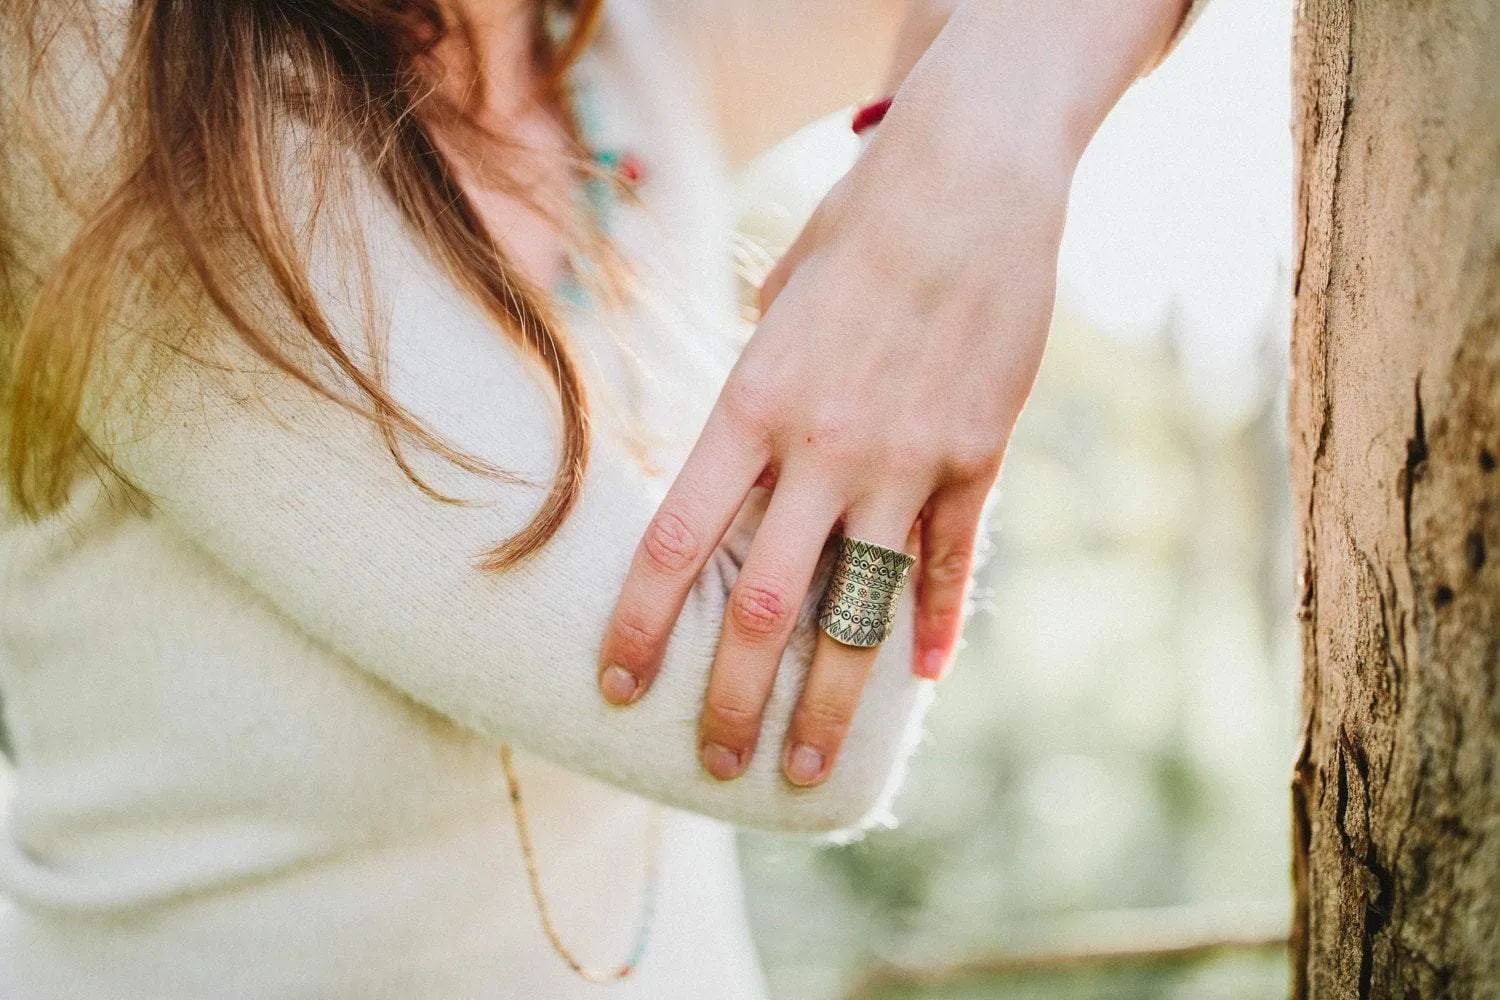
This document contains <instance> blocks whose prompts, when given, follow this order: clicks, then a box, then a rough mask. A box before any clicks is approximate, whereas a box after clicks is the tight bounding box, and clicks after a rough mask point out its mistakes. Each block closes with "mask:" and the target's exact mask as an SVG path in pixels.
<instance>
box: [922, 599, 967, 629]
mask: <svg viewBox="0 0 1500 1000" xmlns="http://www.w3.org/2000/svg"><path fill="white" fill-rule="evenodd" d="M962 618H963V609H962V608H961V607H959V605H958V603H957V602H954V603H945V604H938V605H933V606H931V607H926V608H923V609H922V622H921V625H922V628H923V630H924V631H927V632H936V633H938V634H940V635H946V634H949V633H951V632H956V631H957V630H958V627H959V625H960V624H961V622H962Z"/></svg>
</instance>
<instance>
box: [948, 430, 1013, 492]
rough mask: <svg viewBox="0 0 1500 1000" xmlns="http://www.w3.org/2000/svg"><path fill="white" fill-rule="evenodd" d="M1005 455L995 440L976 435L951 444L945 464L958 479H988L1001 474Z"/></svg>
mask: <svg viewBox="0 0 1500 1000" xmlns="http://www.w3.org/2000/svg"><path fill="white" fill-rule="evenodd" d="M1003 457H1004V452H1003V450H1002V449H1001V448H1000V447H998V446H997V445H996V444H995V442H993V441H991V440H988V439H986V438H982V437H979V436H977V435H976V436H974V437H971V438H970V439H968V440H966V441H962V442H960V443H958V444H956V445H952V446H950V447H949V449H948V455H947V460H946V461H945V462H944V464H945V465H946V466H947V467H948V470H949V473H950V474H951V475H953V476H954V477H955V478H957V479H961V480H984V481H988V480H992V479H994V478H995V477H996V476H998V475H999V474H1000V462H1001V459H1002V458H1003Z"/></svg>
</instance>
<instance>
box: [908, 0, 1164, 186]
mask: <svg viewBox="0 0 1500 1000" xmlns="http://www.w3.org/2000/svg"><path fill="white" fill-rule="evenodd" d="M924 6H926V5H925V4H924ZM954 6H955V7H956V9H955V10H953V11H952V16H951V17H947V18H946V24H945V25H944V27H943V28H942V30H941V32H940V33H939V34H938V35H937V37H936V39H935V40H934V41H933V42H932V44H931V45H930V46H929V47H928V48H927V49H926V52H925V54H924V55H923V56H922V57H921V59H920V61H919V62H917V63H916V64H915V65H914V66H913V67H912V69H911V72H910V73H909V74H906V75H905V77H904V78H903V82H902V84H901V87H900V99H899V100H898V102H897V108H895V109H893V111H892V118H893V119H896V120H898V121H899V120H900V119H902V118H904V119H906V120H907V121H908V122H911V123H913V127H920V128H921V130H922V131H926V132H930V133H932V134H935V135H936V134H941V135H943V136H944V138H945V144H947V145H952V144H953V142H952V140H953V137H954V136H967V137H969V138H970V139H971V140H972V141H971V143H969V145H970V146H971V151H972V152H974V153H976V154H977V153H981V152H982V151H983V150H984V148H985V145H986V143H994V144H1003V145H1004V146H1005V147H1006V148H1007V149H1009V148H1011V147H1013V146H1014V145H1015V143H1016V141H1017V139H1018V138H1019V137H1022V136H1024V137H1026V138H1027V139H1028V141H1030V142H1032V143H1055V144H1057V146H1058V151H1060V152H1063V153H1065V154H1069V155H1071V156H1073V157H1074V158H1076V156H1077V155H1079V154H1081V153H1082V150H1083V147H1084V146H1086V145H1087V143H1088V140H1089V139H1090V138H1091V137H1092V136H1093V133H1094V131H1095V130H1096V129H1097V128H1098V126H1099V124H1100V123H1101V122H1102V121H1103V120H1104V117H1105V116H1106V115H1107V114H1108V113H1109V110H1110V108H1112V107H1113V106H1114V104H1115V102H1116V101H1117V100H1118V99H1119V97H1120V95H1121V94H1123V93H1124V91H1125V89H1126V88H1127V87H1129V86H1130V84H1131V83H1132V82H1133V81H1134V80H1136V79H1137V78H1138V77H1139V76H1140V75H1141V74H1143V73H1144V72H1146V71H1147V70H1148V69H1150V68H1151V67H1152V66H1154V65H1155V63H1156V61H1157V59H1158V58H1159V57H1160V55H1161V54H1162V52H1163V51H1164V50H1165V49H1166V48H1167V46H1168V45H1169V44H1170V42H1171V40H1172V38H1173V36H1174V34H1175V33H1176V31H1177V29H1178V27H1179V26H1180V25H1181V24H1182V21H1183V17H1184V15H1185V13H1186V11H1187V9H1188V7H1189V3H1188V2H1187V0H1121V2H1119V3H1114V4H1109V5H1107V6H1104V5H1100V4H1099V3H1097V2H1095V0H1054V2H1051V3H1046V4H1038V3H1033V2H1031V0H964V2H962V3H958V4H956V5H954ZM917 18H918V14H917V12H914V14H913V15H912V17H911V18H910V20H912V21H916V20H917ZM915 30H916V28H915V27H913V29H912V31H913V32H915ZM918 122H919V123H920V125H919V126H918V125H917V124H916V123H918Z"/></svg>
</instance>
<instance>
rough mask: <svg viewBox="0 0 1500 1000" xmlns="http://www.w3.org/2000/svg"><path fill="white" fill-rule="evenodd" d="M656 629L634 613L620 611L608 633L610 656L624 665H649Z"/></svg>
mask: <svg viewBox="0 0 1500 1000" xmlns="http://www.w3.org/2000/svg"><path fill="white" fill-rule="evenodd" d="M656 643H657V635H656V631H655V630H654V629H652V628H650V627H649V626H647V625H646V624H645V621H644V620H643V619H641V618H639V617H637V616H636V615H635V614H633V613H631V612H628V611H622V612H621V613H620V614H619V615H617V616H616V618H615V623H614V628H613V629H612V630H611V635H610V658H611V659H614V660H616V661H618V662H619V663H620V664H621V665H622V666H626V667H644V666H647V665H649V663H650V661H651V658H652V653H653V651H654V650H655V649H656Z"/></svg>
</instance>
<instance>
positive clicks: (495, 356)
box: [86, 257, 927, 831]
mask: <svg viewBox="0 0 1500 1000" xmlns="http://www.w3.org/2000/svg"><path fill="white" fill-rule="evenodd" d="M395 260H396V262H397V265H399V266H397V265H392V266H391V267H390V268H389V270H390V271H391V272H392V273H390V274H383V275H379V276H377V277H378V281H379V285H380V289H381V294H382V296H383V298H384V300H385V301H384V306H385V309H386V311H387V313H388V320H389V326H390V329H391V345H390V355H389V357H390V384H391V387H392V390H393V391H394V392H395V394H396V395H397V396H398V398H399V399H400V400H401V401H402V402H403V403H404V404H405V405H407V406H408V407H409V408H410V409H411V410H412V411H413V412H414V413H415V414H416V415H417V416H418V417H419V418H420V419H422V420H423V421H424V422H425V423H426V424H427V425H428V427H429V428H431V429H432V430H434V431H436V432H437V433H438V434H439V435H441V436H443V437H445V438H446V439H448V440H450V441H452V442H453V443H455V444H456V445H458V446H459V447H461V448H463V449H465V450H466V451H467V452H469V453H470V454H475V455H478V456H480V457H482V458H484V459H486V460H487V461H489V462H492V463H494V464H495V465H497V466H499V467H501V468H503V469H506V470H509V471H512V472H516V473H519V474H521V475H522V476H524V477H526V478H528V479H530V480H532V481H533V482H536V483H539V484H542V485H541V486H536V487H534V486H526V485H514V484H507V483H500V482H496V481H494V480H488V479H481V478H478V477H475V476H471V475H469V474H467V473H461V472H458V471H457V470H455V469H453V468H452V466H451V465H450V464H448V463H444V462H441V461H437V460H436V459H435V458H434V457H433V456H430V455H429V456H426V457H424V456H423V455H422V454H421V452H420V449H418V448H417V447H416V446H412V447H411V448H409V449H408V456H409V457H410V458H411V460H412V461H413V462H414V464H416V465H417V467H418V469H419V471H421V472H422V473H423V474H424V477H425V479H426V480H427V481H428V482H429V483H430V484H431V485H433V486H435V487H436V488H438V489H441V490H442V491H444V492H445V493H448V494H450V495H456V496H459V497H464V498H466V499H469V500H472V501H474V502H472V503H469V504H466V505H463V506H455V505H450V504H443V503H439V502H436V501H434V500H433V499H430V498H429V497H428V496H426V495H424V494H423V493H422V492H421V491H419V490H418V489H417V488H416V487H415V486H413V485H412V483H411V482H410V481H409V480H407V479H406V477H405V476H404V475H403V474H402V473H401V471H400V470H399V469H398V467H397V465H396V464H395V462H394V461H393V460H392V457H391V455H390V454H389V453H388V452H387V450H386V448H385V447H384V445H383V443H382V441H381V439H380V437H379V436H378V434H377V433H376V432H375V430H374V429H373V428H372V426H371V425H370V423H369V422H368V421H367V420H366V419H365V418H363V417H361V416H360V415H358V414H356V413H351V412H349V411H348V410H347V409H345V408H342V407H340V406H338V405H336V404H333V403H331V402H329V401H327V400H326V399H324V398H322V397H321V396H319V395H318V394H316V393H314V392H312V391H311V390H309V389H307V388H305V387H303V386H302V385H300V384H299V383H297V382H295V381H293V380H292V379H290V378H287V377H285V376H282V375H280V374H277V373H275V372H272V371H269V370H267V369H266V366H265V365H264V364H263V363H260V362H259V361H258V360H257V359H255V358H253V357H251V356H249V355H248V352H247V351H244V350H243V349H241V348H239V347H237V346H235V345H237V343H238V342H237V341H234V340H233V338H230V337H227V336H226V337H214V338H201V337H200V338H196V339H197V340H205V339H207V340H208V341H209V343H208V344H207V345H204V346H195V347H194V348H193V350H192V352H191V353H195V354H197V355H198V358H197V359H196V360H193V361H187V360H184V359H183V358H182V356H181V355H182V352H181V351H165V350H161V349H157V348H155V347H153V346H152V345H151V344H150V343H149V342H140V341H138V340H130V341H127V340H124V339H121V340H119V341H117V342H116V343H115V344H113V345H112V346H111V347H110V348H108V351H109V352H110V353H109V355H107V356H106V361H105V363H106V364H107V365H108V366H109V367H110V368H111V369H113V370H114V371H116V372H120V371H124V372H126V373H128V377H127V379H126V380H125V381H124V382H123V383H121V384H118V385H115V386H114V387H113V388H112V389H111V390H110V391H100V392H97V393H95V394H93V396H92V403H91V404H90V409H89V413H88V417H87V420H86V425H87V430H88V432H89V435H90V437H91V440H92V441H93V443H94V444H95V446H96V447H98V448H99V450H100V451H101V452H102V453H103V454H104V455H105V456H106V458H107V460H108V462H109V464H110V465H111V466H112V467H114V468H115V469H117V470H118V471H119V472H120V473H121V474H123V475H124V476H125V477H126V478H127V479H128V480H130V481H131V482H132V483H134V484H135V485H136V486H138V487H139V488H140V489H141V490H142V491H143V492H144V493H145V495H146V496H147V497H148V498H149V500H150V501H151V503H152V504H153V506H154V511H155V516H159V517H163V518H167V519H169V520H170V522H171V523H172V524H173V525H175V526H176V527H177V528H178V529H179V530H180V531H181V532H182V533H183V534H184V535H185V536H186V537H187V538H189V539H190V540H191V541H192V542H194V543H196V544H197V545H198V546H199V547H201V548H202V549H203V550H205V551H206V552H207V553H209V554H210V555H211V556H212V557H214V558H216V559H217V560H218V561H219V562H221V564H222V565H224V566H225V567H226V568H227V569H228V570H230V571H231V572H232V573H234V574H235V575H237V576H239V577H240V578H242V579H243V580H245V581H246V582H247V583H248V584H249V585H250V586H251V587H252V588H253V589H254V590H256V591H257V592H258V593H259V594H260V595H262V596H263V597H264V598H265V599H266V600H267V601H269V602H270V603H271V604H272V605H274V606H275V607H276V608H277V609H278V610H279V611H280V612H281V613H283V614H284V615H286V616H287V617H288V618H289V619H291V620H292V621H294V622H295V623H296V624H297V625H299V626H300V627H301V628H302V629H303V630H304V631H306V632H307V633H309V634H310V635H312V636H313V637H315V638H316V639H318V640H319V641H321V642H323V643H325V644H326V645H327V646H328V647H330V648H331V649H333V650H334V651H336V652H338V653H340V654H342V655H343V656H344V657H346V658H347V659H348V660H349V661H351V662H352V663H353V664H354V665H356V666H358V667H359V668H361V669H363V670H365V671H368V672H369V673H371V674H374V675H377V676H379V677H380V678H382V679H384V680H385V681H387V682H389V683H390V684H391V685H393V686H394V687H395V688H397V689H399V690H401V691H403V692H405V693H406V694H408V695H409V696H411V697H412V698H414V699H415V700H417V701H419V702H421V703H423V704H425V705H427V706H429V707H431V708H433V709H435V710H437V711H438V712H440V713H442V714H444V715H446V716H448V717H450V718H452V719H454V720H456V721H457V722H458V723H460V724H461V725H463V726H465V727H467V728H469V729H471V730H473V731H475V732H477V733H479V734H482V735H485V736H488V737H492V738H494V739H495V740H501V741H510V742H512V743H514V744H515V745H517V746H518V747H521V748H523V749H525V750H528V751H531V752H534V753H536V754H539V755H541V756H543V757H546V758H549V759H551V760H552V761H554V762H556V763H558V764H561V765H563V766H564V767H567V768H569V769H572V770H575V771H579V772H582V773H585V774H588V775H592V776H594V777H597V778H599V779H602V780H604V781H607V782H610V783H612V784H614V785H616V786H618V787H621V788H623V789H626V790H628V791H631V792H634V793H637V794H640V795H643V796H646V797H649V798H653V799H656V800H659V801H661V802H664V803H667V804H670V805H673V806H677V807H680V808H684V809H688V810H692V811H697V812H701V813H705V814H709V815H712V816H715V817H719V818H722V819H725V820H729V821H732V822H735V823H739V824H744V825H751V826H759V827H765V828H773V829H786V830H806V831H822V830H832V829H837V828H845V827H851V826H855V825H858V824H860V823H861V821H862V820H865V819H867V818H868V817H870V816H871V815H872V814H873V813H878V812H880V811H881V809H882V807H883V805H884V804H885V802H886V800H887V798H888V796H889V795H890V794H891V793H892V792H893V791H894V788H895V785H896V783H897V782H898V780H899V779H898V774H899V771H900V770H901V766H902V761H903V760H904V758H905V756H906V755H907V754H908V753H909V750H910V747H911V744H912V739H913V734H914V733H915V727H916V725H917V722H918V718H919V716H920V714H921V708H922V706H923V705H924V704H925V701H926V698H927V692H926V686H925V685H924V684H923V683H922V682H920V681H917V680H914V679H913V678H912V677H911V676H910V671H909V669H908V666H907V664H908V659H909V655H910V653H909V650H910V645H909V643H910V629H909V627H903V628H902V630H901V631H900V634H898V635H897V636H896V637H894V638H893V639H892V640H891V641H889V642H888V643H886V645H885V647H884V649H883V650H882V652H881V654H880V658H879V662H878V665H877V667H876V668H875V670H874V672H873V677H872V680H871V682H870V685H869V687H868V689H867V692H866V695H865V697H864V699H863V701H862V703H861V705H860V707H859V710H858V713H857V717H856V718H855V720H854V723H853V728H852V731H851V733H850V736H849V739H848V742H847V744H846V747H845V749H844V751H843V753H842V754H841V756H840V759H839V761H838V764H837V766H836V768H835V770H834V772H833V774H832V777H831V779H830V780H829V781H828V783H827V784H826V785H824V786H823V787H821V788H818V789H816V790H811V791H802V790H796V789H793V788H792V787H791V786H789V785H788V784H787V783H786V782H785V781H784V779H783V777H782V776H781V773H780V766H779V764H780V756H781V747H782V742H783V739H784V734H785V732H786V730H787V727H788V724H789V722H790V716H791V712H792V708H793V706H794V702H795V699H796V696H797V694H798V693H799V689H800V686H801V682H802V679H803V677H804V674H805V672H806V668H807V665H808V663H809V659H810V651H811V649H812V648H813V645H814V643H813V638H814V635H815V633H814V629H815V624H814V623H813V622H812V621H811V616H810V614H808V613H806V612H804V615H803V620H802V621H801V623H800V625H799V628H798V631H797V633H796V635H795V637H794V639H793V641H792V643H791V646H790V649H789V651H788V653H787V654H786V655H785V657H784V660H783V663H782V666H781V670H780V673H779V675H778V678H777V680H776V685H775V692H774V696H773V699H772V702H771V705H770V707H769V710H768V712H767V716H766V722H765V727H764V731H763V734H762V739H761V744H760V749H759V752H758V753H757V754H756V756H755V758H754V761H753V764H752V766H751V768H750V770H749V772H748V773H747V774H746V775H745V776H744V777H742V778H741V779H739V780H737V781H734V782H729V783H720V782H717V781H715V780H714V779H712V778H710V777H709V776H707V775H706V774H705V773H703V772H702V770H701V768H700V766H699V764H698V759H697V752H696V751H697V725H698V716H699V714H700V711H701V707H702V701H703V697H704V693H705V690H706V685H707V675H708V671H709V668H710V665H711V663H712V659H713V656H714V652H715V647H716V643H717V641H718V636H719V631H720V624H721V621H722V619H723V615H724V609H725V605H726V601H727V597H728V592H729V588H730V586H731V585H732V583H733V581H734V578H735V575H736V572H737V569H738V562H737V559H736V557H735V555H734V554H733V553H732V552H731V551H729V550H721V551H719V552H718V553H716V554H715V556H714V557H713V559H712V560H711V562H710V564H709V565H708V567H707V569H706V570H705V571H704V572H703V574H702V576H701V578H700V579H699V581H698V583H697V585H696V586H695V588H694V589H693V591H692V592H691V595H690V597H689V598H688V601H687V604H686V607H685V608H684V610H683V612H682V616H681V618H680V620H679V622H678V624H677V627H676V630H675V632H674V633H673V635H672V638H671V642H670V646H669V649H668V652H667V655H666V660H665V663H664V666H663V669H662V672H661V675H660V678H659V679H658V681H657V683H656V685H655V686H654V687H653V688H652V690H651V691H650V692H649V693H648V694H647V696H646V697H645V698H644V699H643V700H642V701H641V702H639V703H638V704H636V705H634V706H631V707H629V708H624V709H619V708H613V707H610V706H608V705H606V704H605V702H604V701H603V700H602V698H601V697H600V695H599V693H598V691H597V688H596V680H595V678H596V669H597V667H596V659H597V655H598V650H599V648H600V645H601V642H602V638H603V633H604V629H605V625H606V622H607V619H608V617H609V615H610V613H611V611H612V608H613V605H614V602H615V599H616V597H617V595H618V593H619V591H620V588H621V584H622V581H623V579H624V577H625V572H626V569H627V567H628V564H629V561H630V559H631V555H632V552H633V550H634V547H635V544H636V541H637V539H638V538H639V537H640V536H641V534H642V532H643V530H644V528H645V527H646V525H647V522H648V521H649V519H650V517H651V516H652V514H653V512H654V510H655V507H656V504H657V502H658V500H659V498H660V495H661V493H662V492H663V491H664V485H665V484H664V483H663V482H661V481H659V480H656V479H653V478H652V477H650V476H648V474H647V473H646V472H645V471H643V470H642V469H641V467H640V465H639V463H638V462H637V461H636V460H635V459H633V458H632V457H630V456H629V455H628V454H627V452H626V449H625V447H624V446H622V445H621V444H620V443H618V442H617V441H615V440H614V437H613V435H612V434H611V433H610V428H609V427H607V426H606V427H603V428H602V429H600V430H599V431H598V432H596V434H595V439H594V455H593V458H592V461H591V463H590V466H589V471H588V474H587V478H586V482H585V484H584V487H583V490H582V494H581V496H580V498H579V500H578V503H577V507H576V509H575V510H574V511H573V512H572V514H571V516H570V517H569V518H568V519H567V521H566V522H565V523H564V525H563V526H562V529H561V531H560V532H559V533H558V534H557V535H556V536H555V537H554V538H553V539H552V540H551V541H550V542H549V543H548V544H547V545H546V546H545V547H544V548H543V549H542V550H541V552H540V553H539V554H538V555H536V556H535V557H533V558H532V559H531V560H529V561H527V562H525V563H523V564H522V565H520V566H518V567H516V568H514V569H512V570H509V571H506V572H501V573H484V572H481V571H480V570H479V569H477V568H476V559H477V557H478V555H479V554H480V553H482V552H483V551H484V550H486V549H487V548H489V547H492V546H493V545H495V544H496V543H497V542H499V541H501V540H503V539H505V538H506V537H508V536H509V535H510V534H511V533H513V532H515V531H516V530H517V529H518V528H520V527H521V526H522V525H524V524H525V523H526V522H527V521H528V520H529V518H530V517H531V515H532V513H533V512H534V511H535V510H536V508H537V507H538V505H539V503H540V501H541V499H542V496H543V492H544V488H545V484H547V483H549V482H550V480H551V476H552V472H553V468H554V463H555V460H556V454H557V439H558V433H557V430H556V424H557V423H558V421H557V417H556V414H557V401H556V397H555V393H553V391H552V390H551V388H550V386H549V385H548V384H547V382H546V379H545V378H544V377H542V376H541V375H539V374H538V371H537V370H536V366H535V365H533V364H532V363H530V362H529V361H528V360H526V359H525V358H524V357H523V356H522V355H521V354H520V353H519V351H518V350H517V349H516V348H514V347H513V346H512V345H510V344H509V343H508V342H507V341H506V340H505V339H504V338H503V337H502V336H501V335H500V334H498V333H497V332H496V331H495V330H494V329H493V327H492V326H490V324H488V323H487V322H486V321H484V320H483V318H482V317H481V316H480V315H479V313H478V311H477V310H475V309H474V308H473V307H471V306H468V305H467V304H465V303H464V302H463V301H462V300H461V299H460V297H459V296H458V295H457V294H456V293H455V292H454V291H453V288H452V286H451V284H448V283H446V281H444V280H443V279H441V277H440V276H439V275H438V273H437V270H436V268H435V267H434V266H431V265H428V264H425V263H422V262H420V261H419V262H415V263H414V262H413V261H412V260H410V259H407V258H401V257H397V258H395ZM396 272H399V273H396ZM205 322H206V321H205ZM205 354H206V355H207V358H205V357H204V355H205ZM601 423H603V421H601ZM907 611H908V614H907V617H909V607H908V609H907Z"/></svg>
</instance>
